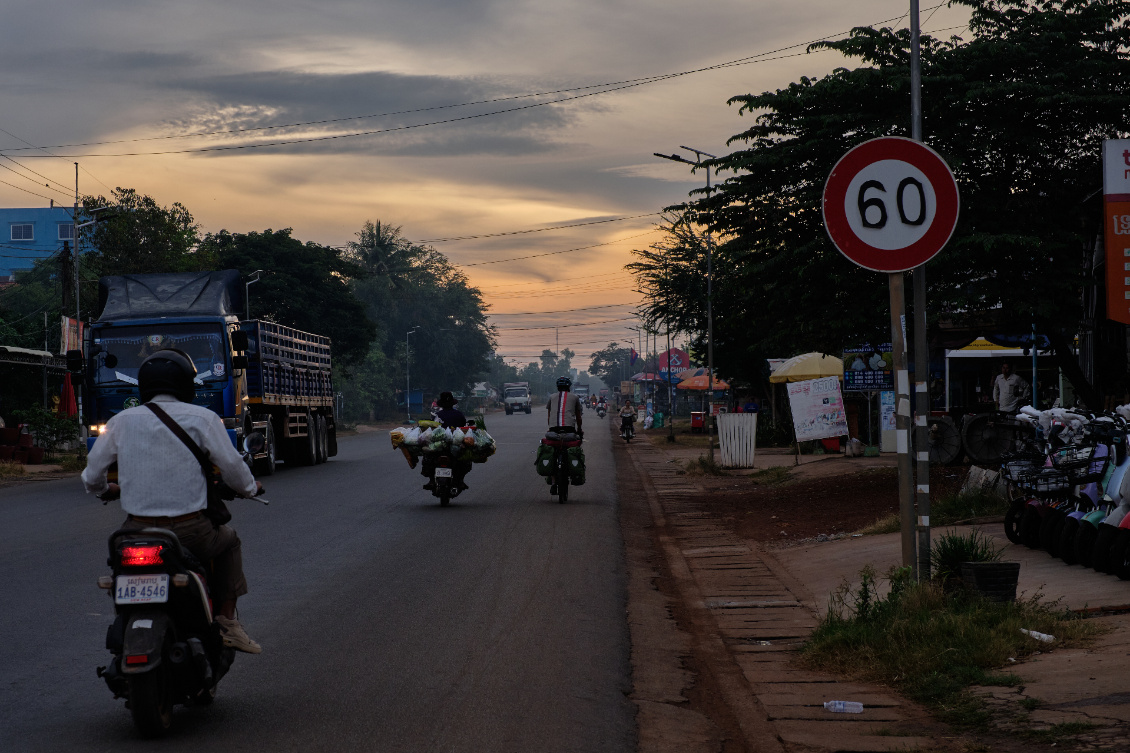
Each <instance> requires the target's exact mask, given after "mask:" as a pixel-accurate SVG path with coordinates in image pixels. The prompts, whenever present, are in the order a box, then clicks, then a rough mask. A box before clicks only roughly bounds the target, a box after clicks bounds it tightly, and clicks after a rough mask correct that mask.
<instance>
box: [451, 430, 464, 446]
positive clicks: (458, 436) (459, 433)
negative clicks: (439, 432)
mask: <svg viewBox="0 0 1130 753" xmlns="http://www.w3.org/2000/svg"><path fill="white" fill-rule="evenodd" d="M451 444H452V446H455V445H462V444H463V430H462V429H456V430H455V431H453V432H451Z"/></svg>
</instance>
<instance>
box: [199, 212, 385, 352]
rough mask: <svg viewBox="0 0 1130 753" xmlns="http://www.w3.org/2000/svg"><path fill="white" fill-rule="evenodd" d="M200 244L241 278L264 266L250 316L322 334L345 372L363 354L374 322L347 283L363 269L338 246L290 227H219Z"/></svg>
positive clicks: (367, 347)
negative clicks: (296, 234)
mask: <svg viewBox="0 0 1130 753" xmlns="http://www.w3.org/2000/svg"><path fill="white" fill-rule="evenodd" d="M200 245H201V252H202V253H204V254H208V255H211V256H212V257H214V258H215V260H216V262H217V263H218V265H219V266H220V267H221V268H224V269H238V270H239V271H240V273H242V274H243V275H244V276H245V277H247V276H249V275H250V274H251V273H253V272H254V271H255V270H263V271H264V274H263V275H262V277H261V278H260V280H259V282H257V283H255V285H254V287H253V288H252V289H251V291H252V293H251V301H250V310H251V315H252V316H253V317H255V318H260V319H268V320H270V321H274V322H277V323H279V324H283V325H286V326H288V327H294V328H296V329H300V330H303V331H305V332H313V333H315V334H319V335H326V336H327V337H329V338H330V339H331V340H332V347H333V357H334V360H335V361H336V362H337V364H338V365H339V366H340V367H342V368H344V369H345V370H346V372H348V370H349V369H350V368H351V367H353V366H355V365H357V364H358V363H360V362H361V361H362V360H364V359H365V358H366V356H367V355H368V353H369V344H370V343H371V342H372V341H373V339H374V337H375V335H376V327H375V326H374V324H373V322H371V321H370V320H369V318H368V317H367V316H366V314H365V308H364V306H362V304H361V302H360V301H358V300H357V298H356V297H355V296H354V295H353V291H352V290H351V288H350V282H351V281H352V280H353V279H354V278H356V277H358V276H360V275H362V274H363V271H362V270H361V269H360V268H359V267H358V266H357V265H355V264H353V263H352V262H351V261H350V260H348V259H345V258H343V256H342V254H341V252H340V251H338V250H337V249H335V248H330V247H328V246H320V245H318V244H317V243H303V242H302V241H300V240H298V239H296V238H292V237H291V230H290V228H285V229H283V230H269V229H268V230H264V231H263V232H261V233H260V232H251V233H229V232H228V231H227V230H221V231H220V232H219V233H215V234H209V235H207V236H206V237H205V238H204V240H203V241H202V242H201V244H200Z"/></svg>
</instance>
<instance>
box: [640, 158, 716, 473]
mask: <svg viewBox="0 0 1130 753" xmlns="http://www.w3.org/2000/svg"><path fill="white" fill-rule="evenodd" d="M679 148H680V149H686V150H687V151H688V152H694V162H691V161H690V160H689V159H686V158H685V157H681V156H680V155H678V154H660V153H659V152H654V154H655V156H656V157H662V158H663V159H669V160H671V161H673V162H683V163H685V164H688V165H691V166H692V167H704V168H706V198H707V199H709V198H710V188H711V187H710V165H704V164H703V163H702V158H703V157H704V156H705V157H710V158H711V159H718V157H716V156H715V155H713V154H710V153H709V152H704V151H702V150H701V149H693V148H691V147H689V146H682V145H680V146H679ZM703 224H704V225H706V371H707V381H706V384H707V405H706V411H705V412H706V425H707V436H708V437H709V443H710V463H711V465H713V464H714V416H713V415H712V414H713V410H712V408H713V407H714V239H713V237H712V236H711V234H710V223H709V222H705V223H703Z"/></svg>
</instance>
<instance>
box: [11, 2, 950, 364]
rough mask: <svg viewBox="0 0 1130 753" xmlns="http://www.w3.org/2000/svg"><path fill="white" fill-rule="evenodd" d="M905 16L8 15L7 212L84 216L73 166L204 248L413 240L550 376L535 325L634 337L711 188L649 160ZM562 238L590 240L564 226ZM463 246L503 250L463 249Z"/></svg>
mask: <svg viewBox="0 0 1130 753" xmlns="http://www.w3.org/2000/svg"><path fill="white" fill-rule="evenodd" d="M922 5H923V9H922V20H923V29H924V31H925V32H936V33H938V34H939V36H945V37H948V36H950V35H952V34H961V33H962V32H963V31H964V24H965V23H966V21H967V19H968V12H967V10H966V9H964V8H962V7H953V8H950V7H947V6H940V7H935V5H936V4H935V3H933V2H923V3H922ZM907 10H908V3H907V2H906V1H905V0H853V2H842V1H840V0H793V1H792V2H788V3H784V2H767V1H766V0H752V1H750V0H746V1H745V2H738V1H737V0H715V1H714V2H709V3H697V4H691V3H686V2H673V1H672V0H651V1H650V2H642V1H640V0H604V1H603V2H596V1H595V0H556V1H555V2H548V1H547V0H526V2H517V1H516V0H458V1H457V2H456V1H455V0H411V1H408V0H384V2H381V3H371V2H358V1H357V0H349V1H342V0H321V1H320V2H317V3H308V2H298V1H297V0H274V2H264V1H263V0H243V1H242V2H239V3H231V2H215V1H214V0H197V1H196V2H176V3H173V2H167V1H164V0H154V1H153V2H147V3H144V4H142V3H136V2H124V1H123V0H104V1H103V2H99V3H88V2H77V1H76V0H62V1H61V2H55V3H43V2H32V1H31V0H8V2H6V3H5V13H4V20H5V28H6V30H7V31H6V33H5V41H4V44H3V45H0V95H2V99H3V102H4V107H3V109H2V110H0V154H3V155H5V156H6V157H7V158H8V159H0V166H3V167H4V168H5V169H3V170H0V180H3V181H4V182H5V183H8V184H12V186H17V187H18V188H17V187H12V186H9V185H4V184H0V205H3V206H46V205H47V203H48V199H49V198H54V199H55V200H56V202H57V203H65V204H70V203H71V202H72V201H73V192H74V166H73V163H74V162H75V161H78V162H79V163H80V166H81V169H80V172H79V190H80V191H81V192H82V193H84V194H87V193H93V194H109V191H110V189H111V188H112V187H116V186H126V187H132V188H135V189H137V190H138V191H140V192H143V193H147V194H150V195H152V196H153V197H154V198H155V199H156V200H157V201H158V202H159V203H161V204H165V205H168V204H171V203H173V202H174V201H179V202H181V203H183V204H184V205H185V206H187V207H188V209H189V211H191V212H192V213H193V215H194V216H195V217H196V219H197V221H198V222H199V223H200V225H201V227H202V229H203V230H205V231H216V230H220V229H222V228H223V229H228V230H231V231H233V232H247V231H251V230H264V229H266V228H282V227H292V228H294V235H295V237H297V238H299V239H301V240H303V241H316V242H319V243H324V244H328V245H342V244H344V243H346V242H348V241H349V240H352V239H353V236H354V234H355V233H356V232H357V231H358V230H359V229H360V228H361V225H362V224H363V223H364V222H365V221H366V220H372V221H378V220H379V221H381V222H384V223H387V224H391V225H399V226H401V227H402V229H403V233H404V235H405V236H406V237H408V238H410V239H412V240H414V241H429V242H431V243H432V244H433V245H435V246H436V247H437V248H438V249H440V250H441V251H443V252H444V253H445V254H447V255H448V257H449V258H450V259H451V260H452V261H453V262H454V263H456V264H459V265H466V266H464V267H463V269H464V271H465V272H466V274H467V275H468V276H469V277H470V279H471V280H472V282H473V283H474V284H476V285H478V286H480V287H481V288H482V290H483V291H484V293H485V294H486V298H487V300H488V302H489V303H490V304H491V306H492V309H491V312H492V314H493V315H494V316H493V318H492V321H493V322H494V323H495V324H496V325H497V326H498V327H499V335H500V337H499V340H500V347H499V352H500V353H502V354H504V355H506V356H507V357H508V358H514V359H516V360H518V361H521V362H526V361H529V360H532V358H533V357H536V356H537V354H538V353H540V351H541V349H542V348H545V347H548V348H554V347H555V343H554V330H553V329H528V328H532V327H549V326H553V325H561V326H562V329H560V330H559V332H558V336H559V338H560V345H561V346H562V347H565V346H569V347H571V348H573V349H574V350H576V351H577V352H578V353H579V354H581V355H582V356H583V358H582V360H583V361H584V363H587V355H588V353H589V352H590V351H591V350H593V349H596V348H600V347H602V346H603V345H606V344H607V343H608V342H609V341H610V340H618V341H620V342H621V343H624V342H626V341H627V340H628V339H629V338H634V337H635V333H633V332H629V331H628V330H627V329H626V328H627V327H630V326H632V325H633V324H634V322H633V321H630V320H629V319H630V317H631V316H632V311H633V307H634V306H635V305H636V304H637V303H638V302H639V300H640V296H639V294H637V293H635V292H633V291H632V281H631V278H630V277H629V276H628V275H627V274H626V273H624V272H623V269H622V268H623V265H624V264H625V263H626V262H627V261H629V260H630V252H631V250H632V249H633V248H642V247H646V246H647V245H648V244H649V243H651V242H652V241H653V240H655V239H656V238H657V234H656V233H655V232H654V224H655V222H656V221H657V219H658V218H657V216H656V215H655V213H657V212H658V211H659V210H660V209H662V207H663V206H665V205H668V204H672V203H676V202H678V201H681V200H682V199H684V198H685V197H686V195H687V192H688V191H690V190H691V189H692V188H695V187H697V186H700V185H702V184H703V181H704V175H703V174H702V173H699V174H697V175H692V174H691V172H690V169H689V167H688V166H685V165H679V164H676V163H674V162H669V161H664V160H660V159H658V158H656V157H653V156H652V153H653V152H664V153H671V152H678V151H680V150H679V146H680V145H687V146H691V147H695V148H698V149H701V150H704V151H706V152H710V153H713V154H718V155H721V154H725V153H726V152H727V151H729V150H730V149H729V148H728V147H727V146H726V141H727V139H728V138H729V137H731V136H733V135H734V134H736V133H738V132H740V131H742V130H744V129H745V128H747V127H748V126H749V124H750V116H748V115H747V116H745V117H738V114H737V108H736V106H735V107H731V106H729V105H727V103H726V100H727V99H728V98H729V97H731V96H734V95H740V94H747V93H750V92H761V91H764V90H768V89H776V88H781V87H784V86H786V85H788V84H789V83H790V82H792V81H794V80H796V79H797V78H799V77H800V76H802V75H808V76H820V75H823V74H826V73H828V72H829V71H831V70H832V69H833V68H834V67H836V66H838V65H842V64H844V60H843V59H842V58H841V57H840V56H838V55H837V54H835V53H831V52H817V53H812V54H805V52H804V49H805V44H806V43H808V42H812V41H815V40H818V39H821V38H829V37H832V38H834V37H837V36H840V35H842V34H843V33H844V32H846V31H847V30H848V29H850V28H851V27H853V26H860V25H872V24H880V23H882V24H884V25H895V26H906V25H907V19H906V17H905V14H906V13H907ZM900 17H901V20H900ZM966 36H968V35H966ZM731 61H739V62H738V63H736V64H733V65H729V66H723V67H716V68H714V69H712V70H706V71H700V72H695V73H687V75H680V76H673V77H669V78H663V79H661V80H655V78H656V77H664V76H670V75H671V74H679V73H683V72H690V71H696V70H698V69H702V68H708V67H712V66H719V65H721V64H725V63H729V62H731ZM849 64H850V63H849ZM476 103H477V104H476ZM908 118H909V116H908ZM252 129H254V130H252ZM233 131H239V132H233ZM202 134H210V135H202ZM282 142H289V143H282ZM32 147H35V148H32ZM739 147H740V145H735V147H734V148H739ZM201 150H212V151H201ZM684 154H686V153H685V152H684ZM687 156H690V155H689V154H687ZM721 177H722V178H723V179H724V178H725V177H726V176H725V175H723V176H721ZM48 183H49V184H50V185H45V184H48ZM641 215H642V216H641ZM619 218H634V219H619ZM610 219H616V220H617V221H613V222H597V221H600V220H610ZM581 223H596V224H588V225H582V224H581ZM560 225H580V226H579V227H572V228H566V229H554V230H545V228H556V227H557V226H560ZM531 230H534V231H539V232H517V231H531ZM467 236H489V237H477V238H471V239H465V240H448V239H455V238H466V237H467ZM572 249H579V250H572ZM552 252H564V253H552ZM551 253H552V255H548V256H536V255H538V254H551ZM520 257H533V258H520ZM596 307H599V308H596ZM572 309H582V310H576V311H565V310H572ZM534 312H561V313H546V314H538V313H534ZM590 322H592V323H597V322H599V323H598V324H588V323H590ZM565 325H584V326H565ZM581 365H582V366H583V365H584V364H581Z"/></svg>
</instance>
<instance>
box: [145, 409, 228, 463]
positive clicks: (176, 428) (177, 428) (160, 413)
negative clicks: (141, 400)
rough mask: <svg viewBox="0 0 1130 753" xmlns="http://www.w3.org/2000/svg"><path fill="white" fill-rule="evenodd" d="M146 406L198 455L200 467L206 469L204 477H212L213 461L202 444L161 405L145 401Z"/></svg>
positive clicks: (197, 459)
mask: <svg viewBox="0 0 1130 753" xmlns="http://www.w3.org/2000/svg"><path fill="white" fill-rule="evenodd" d="M145 407H146V408H148V409H149V410H151V411H153V415H154V416H156V417H157V418H159V419H161V423H163V424H164V425H165V426H168V427H169V431H171V432H172V433H173V434H176V435H177V439H179V440H180V441H182V442H184V446H185V447H187V448H188V449H189V451H191V452H192V454H193V455H194V456H195V457H196V461H197V462H198V463H200V469H201V470H202V471H204V478H211V477H212V461H210V460H209V459H208V457H207V456H206V455H205V454H204V451H203V450H201V449H200V445H198V444H196V442H195V441H194V440H193V439H192V437H190V436H189V435H188V432H187V431H185V430H184V429H183V428H181V425H180V424H178V423H177V422H176V421H174V420H173V419H172V417H170V416H169V414H168V413H166V412H165V411H164V409H163V408H161V407H160V406H158V405H156V404H154V403H145Z"/></svg>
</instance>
